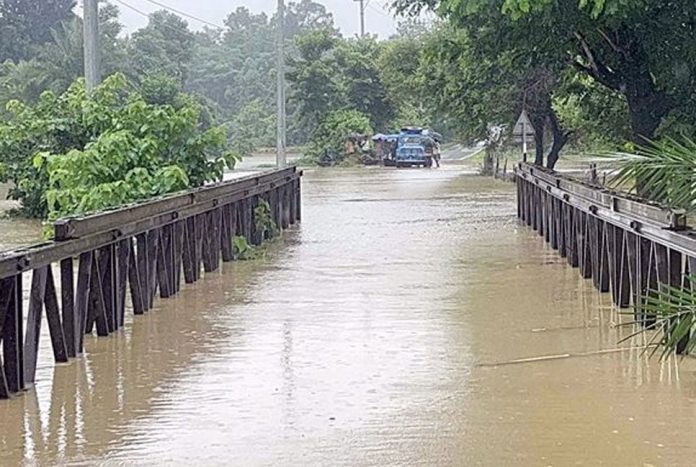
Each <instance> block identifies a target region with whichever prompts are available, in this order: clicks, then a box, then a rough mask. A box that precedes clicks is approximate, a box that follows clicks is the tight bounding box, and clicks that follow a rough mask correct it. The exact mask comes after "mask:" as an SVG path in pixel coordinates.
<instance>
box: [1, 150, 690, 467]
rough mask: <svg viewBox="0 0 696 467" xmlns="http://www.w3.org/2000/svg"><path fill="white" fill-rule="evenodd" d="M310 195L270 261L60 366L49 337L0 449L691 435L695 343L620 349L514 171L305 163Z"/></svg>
mask: <svg viewBox="0 0 696 467" xmlns="http://www.w3.org/2000/svg"><path fill="white" fill-rule="evenodd" d="M303 203H304V206H303V209H304V211H303V215H304V220H303V223H302V225H301V226H300V228H299V229H297V230H294V231H291V232H289V233H288V234H287V235H286V237H285V238H284V239H283V241H282V244H279V245H276V246H275V247H274V248H272V249H271V251H270V252H269V254H268V256H267V257H266V258H265V259H264V260H262V261H260V262H259V263H235V264H230V265H226V266H225V268H223V271H222V272H221V273H219V274H214V275H212V277H207V278H206V279H205V280H204V281H201V282H199V283H197V284H195V285H194V286H192V287H188V288H185V289H184V291H183V292H182V295H181V297H179V298H178V299H176V300H170V301H166V302H160V303H159V308H157V309H156V310H155V311H153V312H152V313H150V314H148V315H147V316H145V317H139V318H136V319H132V320H130V321H129V322H128V323H127V325H126V329H125V330H124V332H123V333H122V334H121V335H119V336H114V337H112V338H108V339H99V340H97V339H90V340H89V342H88V343H87V349H88V354H87V356H86V357H85V358H84V359H82V360H79V361H77V362H74V363H72V364H70V365H67V366H60V367H58V368H56V369H54V367H53V363H52V361H51V352H50V348H49V347H50V344H49V340H48V338H47V337H48V336H47V335H46V336H44V338H43V341H42V349H41V359H42V360H41V362H40V368H39V372H38V375H37V382H38V383H37V387H36V390H35V391H30V392H28V393H26V394H25V395H24V396H22V397H20V398H17V399H15V400H13V401H10V402H3V403H0V420H2V426H3V428H2V430H1V432H0V464H2V465H4V464H8V465H13V464H17V463H20V462H24V463H26V464H39V465H54V464H66V463H73V464H78V465H92V464H95V463H100V462H107V463H109V464H139V465H145V464H148V465H153V464H156V465H160V464H169V465H185V464H189V465H190V464H198V465H229V464H234V465H326V464H331V465H384V464H399V465H414V464H427V465H529V466H536V465H612V466H614V465H684V464H685V462H684V461H685V460H686V461H687V462H686V463H688V460H689V459H690V456H691V455H692V453H693V452H694V451H696V442H695V441H693V440H694V439H695V437H694V435H695V434H696V418H694V417H693V412H694V410H695V409H696V377H695V373H694V369H696V366H695V365H694V363H693V361H691V360H686V361H684V362H682V363H681V364H680V365H679V367H677V366H676V365H675V364H674V362H665V363H660V362H658V361H648V360H647V358H646V357H645V356H644V355H643V354H642V353H641V352H640V351H639V350H624V351H615V350H616V349H617V348H618V347H619V346H618V345H617V342H618V341H619V340H620V337H621V336H620V334H619V332H618V331H617V330H616V329H615V328H614V327H613V324H615V323H616V322H617V321H618V315H617V313H616V311H615V310H613V309H612V308H611V306H610V303H609V300H608V297H600V296H599V295H597V293H596V292H595V290H594V289H593V288H592V286H591V284H590V283H588V282H586V281H583V280H582V279H580V278H579V275H578V274H577V271H575V270H573V269H571V268H569V267H568V266H567V265H566V263H565V261H564V260H563V259H561V258H559V257H558V256H557V255H556V253H555V252H553V251H551V250H550V249H549V248H548V247H547V246H546V245H545V244H544V242H543V240H542V239H541V238H540V237H538V236H537V235H536V234H535V233H534V232H532V231H530V230H529V229H527V228H525V227H522V226H520V225H519V224H518V222H517V220H516V218H515V203H514V186H513V185H510V184H505V183H502V182H497V181H494V180H490V179H485V178H480V177H477V176H474V175H472V174H471V173H470V171H468V170H463V169H462V167H461V166H458V165H455V164H451V165H448V166H446V167H445V168H444V169H443V170H439V171H438V170H388V169H380V168H369V169H365V168H358V169H347V170H337V169H327V170H314V169H313V170H308V171H307V173H306V177H305V181H304V200H303ZM13 238H16V236H15V237H13ZM622 332H624V331H622ZM630 345H631V344H625V345H624V347H629V346H630ZM520 359H528V361H527V362H524V363H519V362H517V363H516V361H518V360H520Z"/></svg>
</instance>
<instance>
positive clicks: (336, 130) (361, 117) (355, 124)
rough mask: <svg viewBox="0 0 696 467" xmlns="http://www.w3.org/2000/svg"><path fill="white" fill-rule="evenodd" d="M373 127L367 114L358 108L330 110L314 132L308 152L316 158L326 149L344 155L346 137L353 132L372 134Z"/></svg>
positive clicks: (340, 155)
mask: <svg viewBox="0 0 696 467" xmlns="http://www.w3.org/2000/svg"><path fill="white" fill-rule="evenodd" d="M372 133H373V129H372V127H371V125H370V119H369V117H368V116H367V115H365V114H362V113H360V112H358V111H357V110H337V111H333V112H330V113H329V114H328V115H327V116H326V117H325V118H324V120H322V121H321V123H320V124H319V126H317V128H316V130H315V131H314V133H313V134H312V137H311V139H310V143H309V147H308V149H307V154H308V155H309V156H310V157H312V158H314V159H315V160H316V159H317V158H318V157H319V156H321V155H322V154H323V153H324V152H325V151H328V152H333V153H335V154H337V155H338V156H339V159H340V157H342V156H343V152H344V146H345V142H346V138H347V137H349V136H350V135H353V134H360V135H370V134H372Z"/></svg>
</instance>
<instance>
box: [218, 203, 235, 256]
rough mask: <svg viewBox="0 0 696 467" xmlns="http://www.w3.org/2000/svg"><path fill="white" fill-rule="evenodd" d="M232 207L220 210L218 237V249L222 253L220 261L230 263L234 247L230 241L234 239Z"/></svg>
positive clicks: (230, 205)
mask: <svg viewBox="0 0 696 467" xmlns="http://www.w3.org/2000/svg"><path fill="white" fill-rule="evenodd" d="M232 209H233V205H232V204H228V205H225V206H223V208H222V232H221V235H220V249H221V251H222V261H223V262H226V263H228V262H230V261H232V260H234V247H233V245H232V239H233V237H234V233H233V230H234V225H233V224H234V213H233V211H232Z"/></svg>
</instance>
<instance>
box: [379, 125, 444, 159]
mask: <svg viewBox="0 0 696 467" xmlns="http://www.w3.org/2000/svg"><path fill="white" fill-rule="evenodd" d="M390 137H391V139H392V140H393V142H394V145H393V150H392V157H391V158H392V160H391V161H390V162H391V163H390V164H388V165H393V166H396V167H432V166H433V159H434V150H435V146H436V144H435V140H434V139H433V138H432V137H431V136H430V135H429V134H428V133H427V131H425V130H423V129H422V128H415V127H407V128H402V129H401V131H400V132H399V134H397V135H390Z"/></svg>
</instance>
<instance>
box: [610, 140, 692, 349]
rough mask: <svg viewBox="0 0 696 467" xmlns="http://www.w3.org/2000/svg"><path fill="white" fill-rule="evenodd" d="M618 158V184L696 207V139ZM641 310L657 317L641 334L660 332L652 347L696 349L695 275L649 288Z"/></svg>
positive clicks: (676, 205)
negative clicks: (683, 281) (676, 284)
mask: <svg viewBox="0 0 696 467" xmlns="http://www.w3.org/2000/svg"><path fill="white" fill-rule="evenodd" d="M615 160H616V161H617V162H618V163H619V169H618V172H617V174H616V176H615V177H614V179H613V183H612V184H613V185H614V186H616V187H622V188H624V189H626V188H628V189H629V190H630V191H633V192H635V193H637V194H640V195H641V196H643V197H645V198H648V199H650V200H652V201H657V202H659V203H661V204H664V205H667V206H670V207H673V208H681V209H684V210H686V211H687V213H693V212H695V211H696V141H694V140H692V139H690V138H687V137H682V138H680V139H679V140H677V139H674V138H663V139H662V140H660V141H659V142H653V143H650V145H648V146H646V147H644V148H641V149H639V151H638V152H637V153H636V154H619V155H618V156H617V157H616V159H615ZM691 272H692V274H694V273H696V271H691ZM640 308H641V310H640V311H641V313H643V314H649V315H652V316H655V318H656V322H655V324H654V325H652V326H650V327H649V328H641V329H640V330H639V331H638V332H637V333H636V334H640V333H642V332H646V331H647V330H649V329H656V330H658V332H657V333H655V334H654V335H653V336H652V338H651V339H650V342H649V345H654V344H659V347H661V348H662V349H663V352H662V356H663V357H665V356H667V355H670V354H672V353H675V352H676V353H688V352H690V351H692V350H694V349H695V348H696V332H693V331H695V330H696V276H690V277H688V278H687V280H686V285H685V286H684V287H672V286H667V285H661V286H660V287H659V289H658V290H650V291H649V292H648V294H647V295H646V296H645V297H643V300H642V301H641V305H640ZM629 324H632V323H629ZM657 349H658V346H655V347H654V350H653V353H654V352H656V351H657Z"/></svg>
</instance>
